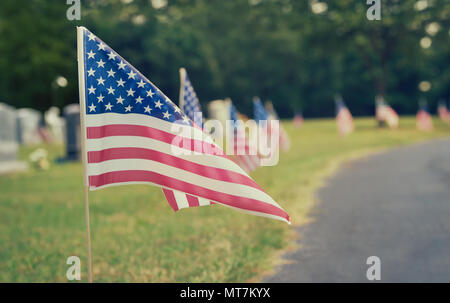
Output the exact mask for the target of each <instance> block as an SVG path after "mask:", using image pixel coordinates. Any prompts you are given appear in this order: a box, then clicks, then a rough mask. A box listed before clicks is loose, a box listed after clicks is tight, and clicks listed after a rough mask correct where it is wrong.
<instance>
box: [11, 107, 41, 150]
mask: <svg viewBox="0 0 450 303" xmlns="http://www.w3.org/2000/svg"><path fill="white" fill-rule="evenodd" d="M16 113H17V135H18V141H19V143H20V144H24V145H34V144H39V143H41V141H42V138H41V135H40V134H39V127H40V123H41V122H42V114H41V113H40V112H39V111H37V110H34V109H31V108H21V109H18V110H17V112H16Z"/></svg>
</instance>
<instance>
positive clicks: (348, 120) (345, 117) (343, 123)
mask: <svg viewBox="0 0 450 303" xmlns="http://www.w3.org/2000/svg"><path fill="white" fill-rule="evenodd" d="M336 123H337V128H338V132H339V135H341V136H344V135H347V134H349V133H351V132H352V131H353V128H354V126H353V117H352V114H351V113H350V111H349V110H348V108H347V107H346V106H345V104H344V101H342V98H337V99H336Z"/></svg>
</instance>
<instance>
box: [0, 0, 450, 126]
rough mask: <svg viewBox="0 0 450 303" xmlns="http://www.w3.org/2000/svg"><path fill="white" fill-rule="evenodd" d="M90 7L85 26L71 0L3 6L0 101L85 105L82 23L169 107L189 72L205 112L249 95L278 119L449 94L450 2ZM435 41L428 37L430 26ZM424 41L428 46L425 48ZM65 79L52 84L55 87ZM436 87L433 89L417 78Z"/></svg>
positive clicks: (179, 1) (273, 0)
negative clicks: (373, 6) (81, 95)
mask: <svg viewBox="0 0 450 303" xmlns="http://www.w3.org/2000/svg"><path fill="white" fill-rule="evenodd" d="M323 1H324V2H326V3H327V5H328V6H327V7H328V9H327V10H326V11H325V12H323V13H320V14H314V13H313V12H312V10H311V5H312V4H314V3H315V2H318V1H313V0H311V1H294V0H228V1H224V0H169V1H167V3H166V5H163V6H162V7H159V8H155V7H154V6H153V5H152V2H154V3H157V2H159V3H164V2H165V1H150V0H134V1H122V0H103V1H93V0H90V1H82V5H83V6H82V19H81V21H79V22H76V21H68V20H67V19H66V10H67V8H68V5H66V4H65V1H46V0H34V1H29V0H14V1H13V0H4V1H1V2H0V35H1V37H2V41H1V42H0V70H1V71H2V72H1V73H0V100H2V101H4V102H7V103H11V104H13V105H15V106H17V107H23V106H30V107H35V108H38V109H41V110H44V109H46V108H48V107H49V106H50V105H57V106H63V105H64V104H68V103H73V102H76V101H77V99H78V89H77V67H76V31H75V26H76V25H84V26H86V27H88V28H89V29H90V30H92V31H93V32H94V33H96V34H97V35H98V36H99V37H101V38H102V39H103V40H104V41H105V42H106V43H107V44H109V45H110V46H111V47H113V48H114V49H115V50H116V51H118V52H119V53H120V54H121V55H122V56H123V57H125V58H126V59H127V60H128V61H130V62H131V63H132V64H133V65H135V66H136V67H137V68H138V69H139V70H140V71H141V72H143V73H144V74H145V75H146V76H148V78H149V79H151V80H152V82H154V83H155V84H156V85H158V86H159V87H160V89H162V90H163V91H164V92H165V93H166V94H167V95H168V96H169V97H171V98H172V99H173V100H177V98H178V88H179V80H178V69H179V68H180V67H186V68H187V70H188V73H189V75H190V77H191V80H192V82H193V85H194V87H195V89H196V90H197V93H198V95H199V97H200V99H201V102H202V103H203V104H206V103H207V102H208V101H210V100H213V99H218V98H225V97H230V98H231V99H232V100H233V101H234V102H235V103H236V105H237V107H238V109H239V110H240V111H242V112H244V113H246V114H251V113H252V109H251V106H252V104H251V98H252V96H254V95H259V96H261V97H262V98H263V99H271V100H272V101H273V102H274V104H275V106H276V107H277V110H278V111H279V114H280V116H282V117H290V116H292V115H293V110H294V109H298V108H302V109H303V111H304V113H305V115H307V116H329V115H333V114H334V104H333V96H334V95H335V94H336V93H340V94H342V95H343V96H344V99H345V100H346V101H347V103H348V105H349V107H350V109H351V111H352V112H353V113H355V114H357V115H369V114H373V111H374V97H375V95H377V94H381V95H384V96H385V97H386V99H387V101H388V102H390V103H391V104H392V105H393V106H394V107H395V108H396V109H398V111H399V112H400V113H414V112H415V111H416V108H417V100H418V99H419V98H420V97H427V98H428V99H429V101H430V105H431V108H434V105H435V104H436V103H437V101H438V99H440V98H447V99H448V98H450V88H449V87H450V71H449V70H448V66H449V63H450V46H449V45H450V43H449V36H450V35H449V29H450V25H449V23H450V22H449V20H450V4H449V3H448V1H432V0H428V2H427V3H428V6H427V7H426V8H424V9H422V10H418V9H417V8H416V6H417V1H416V0H402V1H396V0H382V12H381V17H382V19H381V21H369V20H367V18H366V11H367V8H368V7H369V6H368V5H367V4H365V1H361V0H336V1H325V0H323ZM433 22H436V23H437V24H438V26H439V30H438V31H437V33H434V34H429V33H427V31H426V29H427V26H429V25H430V24H431V23H433ZM426 36H428V37H429V38H431V39H432V46H431V47H430V48H428V49H424V48H421V47H420V44H419V41H420V40H421V39H422V38H423V37H426ZM58 75H62V76H64V77H66V78H67V79H68V80H69V85H68V86H67V87H65V88H55V86H54V85H52V83H53V82H54V79H55V78H56V77H57V76H58ZM423 80H426V81H430V82H431V84H432V88H431V90H430V91H429V92H427V93H421V92H419V91H418V83H419V82H420V81H423Z"/></svg>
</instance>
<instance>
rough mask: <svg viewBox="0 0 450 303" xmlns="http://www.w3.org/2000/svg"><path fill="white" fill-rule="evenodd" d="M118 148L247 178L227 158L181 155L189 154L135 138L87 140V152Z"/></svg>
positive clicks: (151, 140) (171, 146)
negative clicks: (169, 157) (155, 153)
mask: <svg viewBox="0 0 450 303" xmlns="http://www.w3.org/2000/svg"><path fill="white" fill-rule="evenodd" d="M120 147H124V148H127V147H136V148H149V149H153V150H156V151H159V152H163V153H166V154H169V155H173V156H176V157H178V158H181V159H184V160H188V161H192V162H194V163H197V164H201V165H206V166H211V167H217V168H221V169H226V170H230V171H233V172H236V173H239V174H241V175H244V176H247V174H246V173H245V172H244V171H243V170H242V168H240V167H239V166H238V165H237V164H236V163H234V162H233V161H230V160H229V159H227V158H224V157H221V156H215V155H209V154H200V155H196V154H194V153H192V152H191V154H188V155H183V154H182V152H189V151H186V150H185V149H183V148H180V147H178V146H175V145H171V144H168V143H165V142H162V141H159V140H155V139H151V138H145V137H136V136H111V137H104V138H100V139H88V140H87V150H88V151H100V150H103V149H108V148H120ZM247 177H248V176H247Z"/></svg>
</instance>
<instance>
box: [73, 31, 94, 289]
mask: <svg viewBox="0 0 450 303" xmlns="http://www.w3.org/2000/svg"><path fill="white" fill-rule="evenodd" d="M83 33H84V27H77V54H78V86H79V93H80V126H81V159H82V162H83V185H84V216H85V220H86V244H87V257H88V282H89V283H92V280H93V278H92V256H91V228H90V220H89V182H88V178H87V154H86V124H85V118H86V117H85V115H86V100H85V83H84V80H85V79H84V57H83V48H84V41H83Z"/></svg>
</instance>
